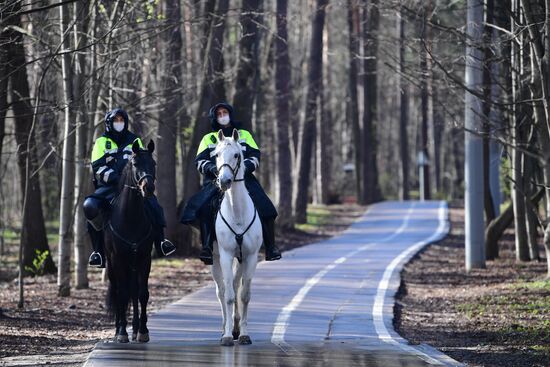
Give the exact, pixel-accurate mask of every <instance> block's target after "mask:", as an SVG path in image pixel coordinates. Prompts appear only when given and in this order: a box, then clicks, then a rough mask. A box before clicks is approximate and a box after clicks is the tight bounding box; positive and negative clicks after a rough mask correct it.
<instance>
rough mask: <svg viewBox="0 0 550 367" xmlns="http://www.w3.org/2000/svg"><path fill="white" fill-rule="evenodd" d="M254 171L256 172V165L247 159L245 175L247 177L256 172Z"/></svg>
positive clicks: (245, 161)
mask: <svg viewBox="0 0 550 367" xmlns="http://www.w3.org/2000/svg"><path fill="white" fill-rule="evenodd" d="M254 170H256V166H255V165H254V163H252V161H250V159H245V160H244V174H245V175H248V174H251V173H252V172H254Z"/></svg>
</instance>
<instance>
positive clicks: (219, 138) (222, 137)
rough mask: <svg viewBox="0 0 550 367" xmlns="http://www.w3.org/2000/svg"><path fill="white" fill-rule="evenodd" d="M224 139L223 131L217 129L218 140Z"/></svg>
mask: <svg viewBox="0 0 550 367" xmlns="http://www.w3.org/2000/svg"><path fill="white" fill-rule="evenodd" d="M223 139H225V136H223V131H222V130H221V129H220V130H218V141H223Z"/></svg>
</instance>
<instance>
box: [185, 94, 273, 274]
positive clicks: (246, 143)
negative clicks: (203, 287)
mask: <svg viewBox="0 0 550 367" xmlns="http://www.w3.org/2000/svg"><path fill="white" fill-rule="evenodd" d="M208 117H209V118H210V120H211V125H212V130H213V132H211V133H208V134H206V135H205V136H204V137H203V138H202V140H201V142H200V145H199V148H198V150H197V156H196V158H195V165H196V166H197V169H198V171H199V172H200V173H201V174H202V175H203V186H202V189H201V191H199V192H198V193H197V194H195V195H194V196H193V197H191V198H190V199H189V202H188V203H187V205H186V207H185V209H184V211H183V215H182V218H181V222H182V223H184V224H195V223H196V221H197V220H198V221H199V225H200V232H201V242H202V250H201V253H200V255H199V258H200V259H201V260H202V261H203V262H204V263H205V264H206V265H212V262H213V258H212V245H213V241H214V236H215V231H214V225H215V222H214V220H215V214H216V213H215V212H216V211H217V209H218V204H219V201H220V198H221V193H220V191H219V190H218V187H217V186H216V183H215V181H216V178H217V175H218V171H217V168H216V160H215V157H214V156H212V154H211V153H212V152H213V151H214V149H215V147H216V144H217V138H216V134H217V132H218V131H219V130H222V131H223V134H224V135H225V136H228V137H229V136H231V134H232V132H233V129H237V130H238V131H239V135H240V140H239V142H240V143H241V145H242V149H243V155H244V165H245V176H244V182H245V185H246V188H247V190H248V193H249V194H250V197H251V198H252V201H253V202H254V205H255V206H256V209H257V210H258V215H259V216H260V219H261V222H262V232H263V238H264V245H265V259H266V260H267V261H273V260H279V259H280V258H281V252H280V251H279V249H278V248H277V246H276V245H275V218H276V217H277V210H276V209H275V206H273V203H272V202H271V200H270V199H269V197H268V196H267V195H266V193H265V192H264V190H263V188H262V187H261V186H260V183H259V182H258V180H257V179H256V177H255V176H254V174H253V172H254V170H256V169H257V168H258V166H259V165H260V149H259V148H258V146H257V145H256V142H255V141H254V139H253V138H252V134H250V132H248V131H247V130H243V129H241V128H240V123H239V122H237V121H235V120H233V107H232V106H231V105H229V104H228V103H218V104H216V105H215V106H213V107H212V108H211V109H210V111H209V114H208Z"/></svg>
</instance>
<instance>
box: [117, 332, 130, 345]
mask: <svg viewBox="0 0 550 367" xmlns="http://www.w3.org/2000/svg"><path fill="white" fill-rule="evenodd" d="M115 340H116V342H117V343H128V342H129V340H128V335H120V334H119V335H117V336H116V339H115Z"/></svg>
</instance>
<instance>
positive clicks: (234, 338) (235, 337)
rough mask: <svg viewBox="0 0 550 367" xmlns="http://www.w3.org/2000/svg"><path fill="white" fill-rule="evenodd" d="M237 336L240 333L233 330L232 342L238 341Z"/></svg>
mask: <svg viewBox="0 0 550 367" xmlns="http://www.w3.org/2000/svg"><path fill="white" fill-rule="evenodd" d="M239 335H241V332H240V331H235V330H233V340H237V339H239Z"/></svg>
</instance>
